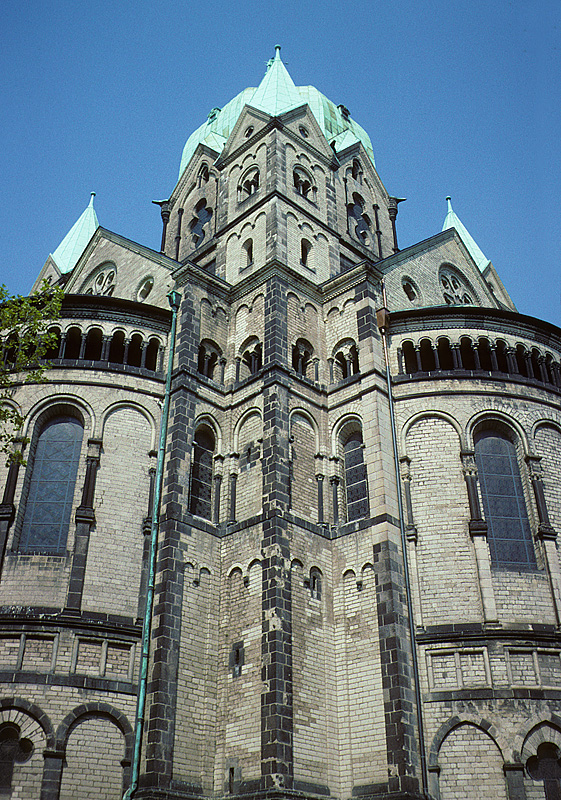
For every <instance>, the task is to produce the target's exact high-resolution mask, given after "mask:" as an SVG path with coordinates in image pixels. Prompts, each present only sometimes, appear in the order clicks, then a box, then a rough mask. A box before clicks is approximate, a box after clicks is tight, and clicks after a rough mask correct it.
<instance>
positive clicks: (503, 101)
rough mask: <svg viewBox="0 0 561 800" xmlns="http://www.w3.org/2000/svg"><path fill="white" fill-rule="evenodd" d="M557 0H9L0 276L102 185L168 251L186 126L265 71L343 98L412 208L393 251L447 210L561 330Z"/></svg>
mask: <svg viewBox="0 0 561 800" xmlns="http://www.w3.org/2000/svg"><path fill="white" fill-rule="evenodd" d="M559 5H560V4H559V3H557V2H555V3H554V2H548V0H544V1H543V2H532V0H526V2H518V1H515V2H506V1H505V0H503V2H496V0H495V2H478V0H472V2H470V3H466V2H462V3H460V2H455V0H447V2H445V1H444V0H435V1H433V2H427V1H426V0H425V2H414V1H413V0H402V2H400V3H395V2H389V1H388V0H379V1H378V2H373V0H370V1H369V2H367V1H366V0H354V1H350V0H349V1H348V2H344V3H343V2H333V1H331V2H330V1H329V0H324V2H323V3H318V2H316V3H313V2H309V1H308V0H301V2H296V0H285V2H280V0H269V2H266V3H265V2H254V1H253V0H237V2H235V3H225V2H223V0H208V1H207V2H205V3H188V2H180V1H179V0H160V2H159V3H156V2H147V1H146V0H134V2H133V1H131V2H123V1H122V0H112V1H111V2H109V0H98V2H96V3H79V2H76V0H72V1H70V0H50V2H45V0H42V1H41V2H38V1H37V0H29V1H28V2H27V3H26V4H24V3H21V0H17V2H16V0H4V2H3V5H2V16H3V43H2V48H0V50H1V53H0V68H1V70H2V76H3V81H2V84H3V87H4V91H3V98H2V110H3V114H2V116H3V125H2V133H1V134H0V136H1V139H0V141H1V142H2V147H1V148H0V170H1V172H0V180H1V185H2V189H3V192H2V195H1V201H0V252H1V254H2V255H1V258H0V280H1V281H2V282H4V283H6V285H7V286H8V288H9V289H10V290H11V291H12V292H19V293H26V292H27V291H28V290H29V288H30V286H31V284H32V282H33V280H34V278H35V276H36V274H37V273H38V271H39V270H40V268H41V267H42V265H43V263H44V261H45V259H46V257H47V255H48V254H49V252H52V251H53V250H54V249H55V248H56V247H57V245H58V244H59V242H60V241H61V239H62V238H63V237H64V235H65V234H66V232H67V231H68V229H69V228H70V227H71V226H72V224H73V223H74V222H75V220H76V219H77V217H78V216H79V215H80V214H81V212H82V211H83V210H84V208H85V207H86V205H87V203H88V201H89V194H90V191H95V192H97V197H96V203H95V204H96V210H97V214H98V217H99V221H100V224H101V225H103V226H104V227H106V228H109V229H110V230H114V231H117V232H118V233H121V234H123V235H124V236H127V237H129V238H131V239H133V240H135V241H138V242H141V243H143V244H145V245H148V246H149V247H153V248H155V249H156V250H157V249H159V242H160V236H161V222H160V218H159V211H158V209H157V207H156V206H153V205H152V203H151V201H152V200H157V199H163V198H165V197H168V196H169V195H170V193H171V191H172V189H173V186H174V185H175V182H176V180H177V171H178V168H179V161H180V158H181V151H182V148H183V145H184V143H185V141H186V139H187V137H188V135H189V134H190V133H191V132H192V131H193V130H194V129H195V128H196V127H198V125H200V124H201V123H202V122H203V121H204V120H205V118H206V116H207V114H208V112H209V111H210V109H211V108H213V107H214V106H219V107H221V106H223V105H224V104H225V103H226V102H227V101H228V100H229V99H231V98H232V97H233V96H234V95H235V94H237V93H238V92H239V91H241V89H243V88H244V87H246V86H256V85H258V83H259V81H260V80H261V77H262V76H263V74H264V71H265V66H266V61H267V59H268V58H270V57H271V56H272V55H273V54H274V46H275V44H277V43H278V44H281V45H282V57H283V60H284V61H285V63H286V65H287V67H288V70H289V72H290V73H291V75H292V78H293V80H294V82H295V83H296V84H297V85H306V84H312V85H314V86H316V87H317V88H318V89H319V90H320V91H322V92H323V93H324V94H326V95H327V96H328V97H329V98H330V99H332V100H333V101H334V102H336V103H344V104H345V105H346V106H347V107H348V108H349V109H350V112H351V115H352V116H353V118H354V119H356V120H357V122H359V123H360V124H361V125H362V126H363V127H364V128H366V130H367V131H368V133H369V134H370V137H371V139H372V144H373V147H374V153H375V156H376V164H377V168H378V172H379V174H380V177H381V178H382V180H383V182H384V183H385V185H386V188H387V189H388V191H389V192H390V194H393V195H396V196H400V197H407V202H406V203H402V204H401V205H400V211H399V217H398V234H399V243H400V246H401V247H406V246H407V245H409V244H413V243H414V242H416V241H419V240H421V239H425V238H427V237H429V236H431V235H433V234H434V233H437V232H438V231H439V230H440V228H441V226H442V222H443V220H444V216H445V214H446V203H445V197H446V195H448V194H450V195H451V196H452V201H453V205H454V210H455V211H456V213H457V214H458V215H459V217H460V218H461V219H462V221H463V223H464V224H465V225H466V227H467V228H468V230H469V231H470V233H471V234H472V235H473V237H474V238H475V239H476V241H477V242H478V244H479V246H480V247H481V248H482V250H483V252H484V253H485V254H486V256H487V257H488V258H490V259H491V260H492V261H493V263H494V265H495V267H496V268H497V270H498V272H499V274H500V275H501V277H502V279H503V282H504V283H505V285H506V287H507V289H508V290H509V291H510V293H511V295H512V297H513V300H514V302H515V303H516V305H517V307H518V310H519V311H520V312H521V313H524V314H530V315H532V316H538V317H541V318H543V319H546V320H549V321H550V322H553V323H555V324H557V325H561V269H560V265H559V260H560V259H559V240H560V234H561V212H560V210H559V206H560V203H559V195H560V189H561V170H560V167H559V163H560V157H559V142H560V141H561V117H560V112H559V107H560V101H559V98H560V97H561V65H560V58H559V55H560V54H559V44H558V42H559V38H560V27H561V14H560V12H559Z"/></svg>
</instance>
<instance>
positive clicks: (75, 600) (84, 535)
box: [64, 439, 102, 614]
mask: <svg viewBox="0 0 561 800" xmlns="http://www.w3.org/2000/svg"><path fill="white" fill-rule="evenodd" d="M101 445H102V442H101V439H89V440H88V456H87V459H86V478H85V480H84V487H83V489H82V502H81V503H80V505H79V506H78V508H77V509H76V536H75V540H74V554H73V557H72V569H71V571H70V582H69V585H68V596H67V599H66V606H65V608H64V611H65V612H66V613H72V614H79V613H80V612H81V607H82V593H83V591H84V578H85V575H86V562H87V558H88V547H89V543H90V532H91V529H92V528H93V526H94V525H95V513H94V508H93V501H94V495H95V480H96V474H97V469H98V467H99V459H100V455H101Z"/></svg>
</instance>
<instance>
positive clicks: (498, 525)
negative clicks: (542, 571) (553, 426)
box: [474, 429, 536, 570]
mask: <svg viewBox="0 0 561 800" xmlns="http://www.w3.org/2000/svg"><path fill="white" fill-rule="evenodd" d="M474 441H475V459H476V462H477V471H478V474H479V484H480V486H481V497H482V500H483V509H484V512H485V519H486V521H487V527H488V532H487V540H488V542H489V550H490V552H491V563H492V564H493V566H495V567H504V568H510V569H514V570H518V569H535V567H536V555H535V552H534V546H533V542H532V532H531V530H530V523H529V521H528V512H527V510H526V503H525V500H524V490H523V488H522V478H521V476H520V468H519V465H518V457H517V453H516V446H515V445H514V443H513V442H512V441H511V440H510V438H507V436H506V435H505V434H504V433H502V432H501V431H498V430H494V429H493V430H483V431H481V432H480V433H478V434H476V436H475V440H474Z"/></svg>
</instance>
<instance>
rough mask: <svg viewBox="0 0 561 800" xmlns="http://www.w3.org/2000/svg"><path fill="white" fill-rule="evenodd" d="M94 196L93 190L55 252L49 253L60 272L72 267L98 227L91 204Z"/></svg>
mask: <svg viewBox="0 0 561 800" xmlns="http://www.w3.org/2000/svg"><path fill="white" fill-rule="evenodd" d="M94 197H95V192H92V194H91V197H90V202H89V203H88V206H87V208H86V210H85V211H84V212H83V213H82V215H81V216H80V217H79V218H78V220H77V221H76V222H75V223H74V225H73V226H72V227H71V228H70V230H69V231H68V233H67V234H66V236H65V237H64V239H63V240H62V242H61V243H60V244H59V246H58V247H57V249H56V250H55V252H54V253H52V254H51V258H52V259H53V261H54V262H55V264H56V265H57V267H58V268H59V270H60V271H61V272H62V273H64V272H70V270H72V269H74V267H75V266H76V263H77V261H78V259H79V258H80V256H81V255H82V253H83V252H84V250H85V248H86V245H87V244H88V242H89V241H90V239H91V238H92V236H93V235H94V233H95V231H96V230H97V228H98V227H99V222H98V220H97V214H96V213H95V208H94V205H93V203H94Z"/></svg>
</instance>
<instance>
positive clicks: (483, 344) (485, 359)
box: [477, 337, 493, 372]
mask: <svg viewBox="0 0 561 800" xmlns="http://www.w3.org/2000/svg"><path fill="white" fill-rule="evenodd" d="M477 352H478V354H479V363H480V364H481V369H482V370H485V372H492V371H493V362H492V360H491V345H490V344H489V339H485V338H484V337H482V338H481V339H480V340H479V342H478V344H477Z"/></svg>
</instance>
